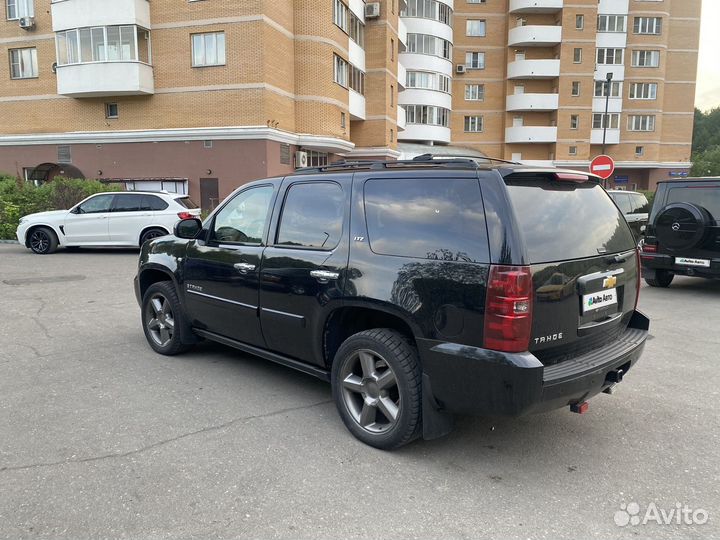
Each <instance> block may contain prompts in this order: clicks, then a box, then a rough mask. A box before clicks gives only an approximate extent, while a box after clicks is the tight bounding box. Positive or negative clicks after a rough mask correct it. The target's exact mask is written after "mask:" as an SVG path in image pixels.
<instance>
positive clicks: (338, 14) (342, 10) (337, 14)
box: [326, 0, 348, 33]
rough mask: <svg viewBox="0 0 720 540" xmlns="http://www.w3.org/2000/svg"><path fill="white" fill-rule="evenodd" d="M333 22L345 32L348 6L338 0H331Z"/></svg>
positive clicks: (346, 29)
mask: <svg viewBox="0 0 720 540" xmlns="http://www.w3.org/2000/svg"><path fill="white" fill-rule="evenodd" d="M326 5H327V4H326ZM333 22H334V23H335V26H337V27H338V28H340V29H341V30H342V31H343V32H345V33H347V31H348V8H347V6H346V5H345V4H343V3H342V2H341V1H340V0H333Z"/></svg>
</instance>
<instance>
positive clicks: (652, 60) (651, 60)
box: [632, 51, 660, 67]
mask: <svg viewBox="0 0 720 540" xmlns="http://www.w3.org/2000/svg"><path fill="white" fill-rule="evenodd" d="M659 65H660V51H633V52H632V67H658V66H659Z"/></svg>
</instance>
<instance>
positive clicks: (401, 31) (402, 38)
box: [398, 19, 407, 52]
mask: <svg viewBox="0 0 720 540" xmlns="http://www.w3.org/2000/svg"><path fill="white" fill-rule="evenodd" d="M398 45H399V46H400V52H405V50H406V49H407V26H405V23H404V22H403V20H402V19H398Z"/></svg>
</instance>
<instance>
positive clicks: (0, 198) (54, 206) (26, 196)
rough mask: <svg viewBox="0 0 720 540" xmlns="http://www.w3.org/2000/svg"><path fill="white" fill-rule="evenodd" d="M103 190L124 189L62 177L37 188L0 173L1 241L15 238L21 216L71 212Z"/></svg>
mask: <svg viewBox="0 0 720 540" xmlns="http://www.w3.org/2000/svg"><path fill="white" fill-rule="evenodd" d="M102 191H121V188H120V187H119V186H115V185H107V184H103V183H102V182H99V181H97V180H82V179H77V178H63V177H56V178H55V179H53V180H52V181H51V182H47V183H45V184H43V185H41V186H35V185H34V184H32V183H30V182H25V181H23V180H20V179H19V178H17V177H15V176H7V175H2V174H0V240H14V239H15V230H16V229H17V226H18V222H19V221H20V218H21V217H22V216H26V215H28V214H34V213H35V212H45V211H47V210H64V209H68V208H70V207H71V206H73V205H75V204H76V203H78V202H80V201H82V200H83V199H84V198H86V197H89V196H90V195H93V194H94V193H99V192H102Z"/></svg>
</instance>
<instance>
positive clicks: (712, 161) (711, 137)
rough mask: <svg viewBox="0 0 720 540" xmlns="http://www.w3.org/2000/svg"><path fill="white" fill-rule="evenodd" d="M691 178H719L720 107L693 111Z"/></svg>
mask: <svg viewBox="0 0 720 540" xmlns="http://www.w3.org/2000/svg"><path fill="white" fill-rule="evenodd" d="M692 162H693V167H692V169H691V170H690V175H691V176H720V107H718V108H716V109H712V110H711V111H709V112H707V113H704V112H702V111H700V110H698V109H695V126H694V128H693V146H692Z"/></svg>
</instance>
